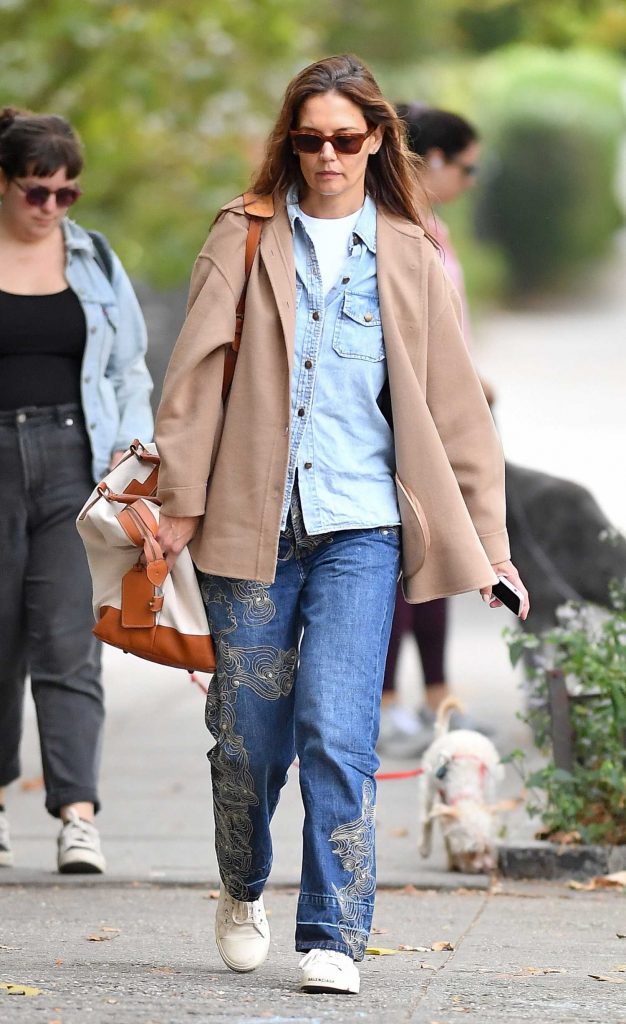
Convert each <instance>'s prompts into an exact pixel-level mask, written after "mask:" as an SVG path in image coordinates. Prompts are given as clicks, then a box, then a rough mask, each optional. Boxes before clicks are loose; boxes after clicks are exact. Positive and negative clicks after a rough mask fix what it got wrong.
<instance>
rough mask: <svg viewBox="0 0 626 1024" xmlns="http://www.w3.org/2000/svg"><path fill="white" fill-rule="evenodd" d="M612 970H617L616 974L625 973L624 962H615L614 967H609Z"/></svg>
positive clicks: (625, 965)
mask: <svg viewBox="0 0 626 1024" xmlns="http://www.w3.org/2000/svg"><path fill="white" fill-rule="evenodd" d="M611 970H612V971H617V973H618V974H626V964H615V967H611Z"/></svg>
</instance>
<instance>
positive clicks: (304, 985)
mask: <svg viewBox="0 0 626 1024" xmlns="http://www.w3.org/2000/svg"><path fill="white" fill-rule="evenodd" d="M360 987H361V984H360V979H359V981H358V982H355V983H354V985H353V986H352V987H351V988H346V986H345V985H335V984H333V983H332V982H325V981H303V982H301V983H300V991H301V992H310V993H311V994H312V995H315V994H317V993H323V992H334V993H340V994H341V995H344V996H358V994H359V989H360Z"/></svg>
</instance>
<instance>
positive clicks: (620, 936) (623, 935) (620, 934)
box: [4, 932, 626, 949]
mask: <svg viewBox="0 0 626 1024" xmlns="http://www.w3.org/2000/svg"><path fill="white" fill-rule="evenodd" d="M615 934H616V935H617V937H618V939H626V932H615ZM4 948H5V949H9V948H10V947H9V946H5V947H4Z"/></svg>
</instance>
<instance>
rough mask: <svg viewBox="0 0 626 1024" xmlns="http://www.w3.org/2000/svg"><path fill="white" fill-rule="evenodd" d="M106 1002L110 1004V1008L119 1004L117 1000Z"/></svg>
mask: <svg viewBox="0 0 626 1024" xmlns="http://www.w3.org/2000/svg"><path fill="white" fill-rule="evenodd" d="M106 1001H107V1003H108V1004H109V1006H115V1005H116V1003H117V999H107V1000H106Z"/></svg>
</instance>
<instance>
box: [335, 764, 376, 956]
mask: <svg viewBox="0 0 626 1024" xmlns="http://www.w3.org/2000/svg"><path fill="white" fill-rule="evenodd" d="M374 795H375V791H374V783H373V782H372V781H371V779H366V780H365V782H364V783H363V802H362V806H361V817H360V818H357V820H356V821H350V822H348V823H347V824H346V825H339V826H338V827H337V828H336V829H335V830H334V832H332V833H331V836H330V841H331V842H332V843H335V844H336V845H335V849H334V850H333V853H336V854H337V856H338V857H339V858H340V859H341V866H342V868H343V869H344V871H351V872H352V878H351V879H350V881H349V882H348V883H347V884H346V885H343V886H342V887H341V888H338V887H337V886H336V885H334V886H333V889H334V890H335V894H336V896H337V900H338V901H339V908H340V910H341V919H340V921H339V932H340V934H341V937H342V939H343V940H344V942H345V943H346V945H347V946H349V947H350V949H351V950H352V953H353V955H354V959H355V960H362V959H363V956H364V953H365V946H366V943H367V927H366V919H367V917H368V916H369V907H368V906H367V905H364V904H363V901H364V900H369V899H370V898H371V897H372V896H373V895H374V892H375V890H376V879H375V877H374V818H375V814H376V805H375V803H374Z"/></svg>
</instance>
